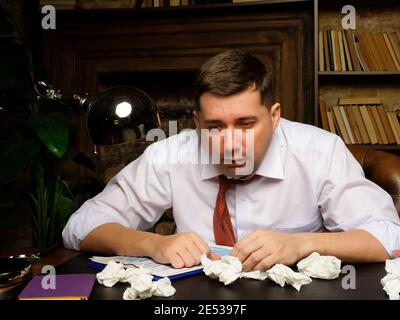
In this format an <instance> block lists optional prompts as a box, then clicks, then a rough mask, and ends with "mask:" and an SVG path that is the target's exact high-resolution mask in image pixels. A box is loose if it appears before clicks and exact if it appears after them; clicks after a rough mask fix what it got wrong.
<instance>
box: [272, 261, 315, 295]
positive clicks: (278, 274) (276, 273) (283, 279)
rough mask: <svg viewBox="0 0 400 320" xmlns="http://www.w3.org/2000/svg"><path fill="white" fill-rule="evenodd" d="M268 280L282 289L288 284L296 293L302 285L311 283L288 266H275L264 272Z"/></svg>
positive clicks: (305, 276)
mask: <svg viewBox="0 0 400 320" xmlns="http://www.w3.org/2000/svg"><path fill="white" fill-rule="evenodd" d="M266 273H267V275H268V278H270V279H271V280H272V281H274V282H276V283H277V284H279V285H280V286H281V287H283V286H284V285H285V284H286V283H288V284H290V285H291V286H293V288H295V289H296V290H297V291H300V288H301V286H302V285H305V284H309V283H311V281H312V280H311V278H310V277H309V276H307V275H306V274H303V273H300V272H295V271H293V270H292V269H290V268H289V267H288V266H285V265H283V264H276V265H274V266H273V267H272V268H271V269H269V270H267V271H266Z"/></svg>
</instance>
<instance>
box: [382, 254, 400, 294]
mask: <svg viewBox="0 0 400 320" xmlns="http://www.w3.org/2000/svg"><path fill="white" fill-rule="evenodd" d="M385 269H386V272H387V275H386V276H385V277H383V278H382V280H381V284H382V286H383V290H385V291H386V293H387V295H388V296H389V299H390V300H400V258H397V259H394V260H386V266H385Z"/></svg>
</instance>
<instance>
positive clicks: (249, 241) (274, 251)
mask: <svg viewBox="0 0 400 320" xmlns="http://www.w3.org/2000/svg"><path fill="white" fill-rule="evenodd" d="M307 247H308V244H307V242H306V241H304V240H303V239H302V238H301V237H299V236H298V235H297V234H293V233H292V234H290V233H281V232H274V231H269V230H261V229H260V230H256V231H254V232H252V233H250V234H249V235H247V236H246V237H244V238H243V239H242V240H240V241H239V242H237V243H236V244H235V246H234V247H233V250H232V252H231V255H232V256H234V257H238V258H239V259H240V261H241V262H242V263H243V271H250V270H262V271H265V270H267V269H269V268H271V267H272V266H274V265H275V264H277V263H282V264H285V265H292V264H295V263H296V262H297V261H299V260H300V259H302V258H304V257H305V256H307V255H308V254H309V252H308V250H307V249H308V248H307Z"/></svg>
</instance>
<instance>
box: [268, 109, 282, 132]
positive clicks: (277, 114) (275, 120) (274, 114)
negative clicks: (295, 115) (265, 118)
mask: <svg viewBox="0 0 400 320" xmlns="http://www.w3.org/2000/svg"><path fill="white" fill-rule="evenodd" d="M270 113H271V118H272V127H273V128H274V130H275V129H276V128H277V127H278V125H279V121H280V119H281V105H280V103H278V102H276V103H275V104H274V105H273V106H272V107H271V110H270Z"/></svg>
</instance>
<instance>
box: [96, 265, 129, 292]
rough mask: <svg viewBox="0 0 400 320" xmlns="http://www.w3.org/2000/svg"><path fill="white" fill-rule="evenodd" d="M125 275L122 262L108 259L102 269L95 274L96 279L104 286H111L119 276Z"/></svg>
mask: <svg viewBox="0 0 400 320" xmlns="http://www.w3.org/2000/svg"><path fill="white" fill-rule="evenodd" d="M124 275H125V268H124V265H123V264H122V263H119V262H115V261H110V262H109V263H108V264H107V265H106V267H105V268H104V269H103V271H101V272H99V273H98V274H96V278H97V281H98V282H99V283H100V284H102V285H104V286H106V287H112V286H113V285H114V284H116V283H117V282H118V281H119V280H120V279H121V277H123V276H124Z"/></svg>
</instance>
